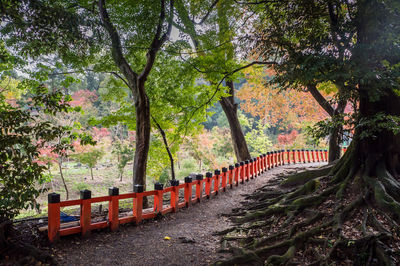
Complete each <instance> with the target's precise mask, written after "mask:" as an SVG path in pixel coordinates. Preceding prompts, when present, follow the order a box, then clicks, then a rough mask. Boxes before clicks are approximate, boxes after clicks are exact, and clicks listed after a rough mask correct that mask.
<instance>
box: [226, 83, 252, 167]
mask: <svg viewBox="0 0 400 266" xmlns="http://www.w3.org/2000/svg"><path fill="white" fill-rule="evenodd" d="M226 85H227V86H228V88H229V92H228V93H229V94H230V96H228V97H222V98H221V99H220V100H219V103H220V104H221V106H222V109H223V110H224V112H225V115H226V118H227V119H228V122H229V127H230V131H231V137H232V144H233V149H234V151H235V155H236V160H237V161H239V162H240V161H244V160H248V159H250V153H249V149H248V148H247V143H246V139H245V138H244V134H243V131H242V127H241V126H240V123H239V118H238V115H237V108H238V104H237V103H235V96H234V95H235V94H234V93H235V87H234V84H233V82H232V81H227V82H226Z"/></svg>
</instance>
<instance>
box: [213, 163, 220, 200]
mask: <svg viewBox="0 0 400 266" xmlns="http://www.w3.org/2000/svg"><path fill="white" fill-rule="evenodd" d="M214 175H215V180H214V192H215V195H218V190H219V176H220V175H221V171H220V170H219V169H216V170H214Z"/></svg>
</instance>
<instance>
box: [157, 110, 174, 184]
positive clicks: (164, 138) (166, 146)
mask: <svg viewBox="0 0 400 266" xmlns="http://www.w3.org/2000/svg"><path fill="white" fill-rule="evenodd" d="M151 118H152V119H153V121H154V123H155V124H156V126H157V128H158V131H160V134H161V137H162V139H163V143H164V147H165V149H166V150H167V153H168V157H169V161H170V164H171V179H172V180H175V168H174V157H173V156H172V153H171V150H170V148H169V145H168V141H167V137H166V136H165V131H164V130H163V129H162V128H161V126H160V124H159V123H158V122H157V120H156V119H155V118H154V117H153V116H151Z"/></svg>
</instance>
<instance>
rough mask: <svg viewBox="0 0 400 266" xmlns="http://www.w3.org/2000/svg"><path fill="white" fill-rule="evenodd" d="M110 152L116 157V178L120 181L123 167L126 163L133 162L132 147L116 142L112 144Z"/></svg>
mask: <svg viewBox="0 0 400 266" xmlns="http://www.w3.org/2000/svg"><path fill="white" fill-rule="evenodd" d="M112 152H113V153H114V154H115V155H117V162H118V164H117V167H118V177H119V181H122V176H123V174H124V169H125V166H126V165H127V163H128V162H130V161H132V160H133V155H134V150H133V146H132V145H130V144H127V143H122V142H117V143H114V145H113V151H112Z"/></svg>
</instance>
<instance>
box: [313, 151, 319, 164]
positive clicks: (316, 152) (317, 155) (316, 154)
mask: <svg viewBox="0 0 400 266" xmlns="http://www.w3.org/2000/svg"><path fill="white" fill-rule="evenodd" d="M314 151H315V156H316V157H317V162H320V159H319V154H318V150H314Z"/></svg>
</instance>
